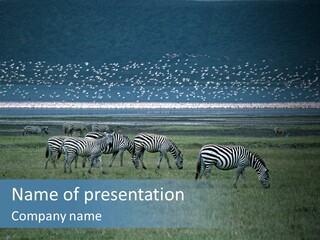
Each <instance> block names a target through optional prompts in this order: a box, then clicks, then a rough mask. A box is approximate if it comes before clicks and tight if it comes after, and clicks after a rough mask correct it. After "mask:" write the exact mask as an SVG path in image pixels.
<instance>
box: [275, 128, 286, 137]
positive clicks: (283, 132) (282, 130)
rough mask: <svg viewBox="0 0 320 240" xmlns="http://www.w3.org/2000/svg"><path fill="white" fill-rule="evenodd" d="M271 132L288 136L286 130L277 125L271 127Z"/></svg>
mask: <svg viewBox="0 0 320 240" xmlns="http://www.w3.org/2000/svg"><path fill="white" fill-rule="evenodd" d="M273 134H274V135H286V136H288V135H287V130H285V129H283V128H279V127H275V128H274V129H273Z"/></svg>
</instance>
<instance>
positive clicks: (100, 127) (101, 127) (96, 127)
mask: <svg viewBox="0 0 320 240" xmlns="http://www.w3.org/2000/svg"><path fill="white" fill-rule="evenodd" d="M91 130H92V132H107V133H112V132H113V130H112V128H111V127H110V126H109V125H107V124H92V126H91Z"/></svg>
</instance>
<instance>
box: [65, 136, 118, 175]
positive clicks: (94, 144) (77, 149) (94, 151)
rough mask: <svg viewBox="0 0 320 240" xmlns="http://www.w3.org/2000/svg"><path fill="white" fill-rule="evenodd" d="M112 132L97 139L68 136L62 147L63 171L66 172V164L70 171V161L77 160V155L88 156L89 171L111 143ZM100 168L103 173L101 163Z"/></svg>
mask: <svg viewBox="0 0 320 240" xmlns="http://www.w3.org/2000/svg"><path fill="white" fill-rule="evenodd" d="M112 138H113V134H106V133H105V134H104V136H103V137H102V138H99V139H86V138H79V137H68V138H66V139H65V140H64V141H63V144H62V148H63V151H64V154H65V159H64V172H67V165H68V167H69V172H70V173H71V172H72V170H71V163H72V162H73V160H75V161H77V158H78V156H82V157H90V166H89V170H88V172H89V173H91V168H92V166H93V165H94V162H95V160H96V159H97V158H99V157H100V156H101V154H102V153H103V152H104V151H105V150H106V149H107V148H108V147H109V145H111V144H112ZM101 170H102V172H103V173H104V171H103V169H102V165H101Z"/></svg>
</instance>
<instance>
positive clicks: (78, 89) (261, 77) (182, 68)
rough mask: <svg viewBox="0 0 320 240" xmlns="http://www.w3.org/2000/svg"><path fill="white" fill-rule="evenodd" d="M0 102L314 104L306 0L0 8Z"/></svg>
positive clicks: (310, 12)
mask: <svg viewBox="0 0 320 240" xmlns="http://www.w3.org/2000/svg"><path fill="white" fill-rule="evenodd" d="M0 9H1V10H0V22H1V38H0V102H1V101H49V102H52V101H58V102H63V101H64V102H115V103H116V102H218V103H225V102H232V103H241V102H257V103H261V102H290V101H293V102H308V101H310V102H319V101H320V93H319V89H320V86H319V85H320V83H319V82H320V81H319V75H320V45H319V39H320V24H319V22H320V14H319V11H320V4H319V3H318V2H316V1H204V2H202V1H184V0H172V1H165V0H163V1H154V0H149V1H144V0H132V1H117V0H110V1H104V0H95V1H94V2H91V1H88V0H77V1H76V0H66V1H58V0H50V1H49V0H45V1H37V0H30V1H0Z"/></svg>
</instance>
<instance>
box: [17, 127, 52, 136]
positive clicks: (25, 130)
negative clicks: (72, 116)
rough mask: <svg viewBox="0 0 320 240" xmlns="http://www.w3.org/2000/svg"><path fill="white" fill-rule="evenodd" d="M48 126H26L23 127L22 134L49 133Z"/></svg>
mask: <svg viewBox="0 0 320 240" xmlns="http://www.w3.org/2000/svg"><path fill="white" fill-rule="evenodd" d="M48 128H49V127H48V126H41V127H39V126H25V127H24V128H23V133H22V135H28V134H41V133H45V134H48Z"/></svg>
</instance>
